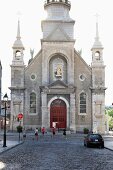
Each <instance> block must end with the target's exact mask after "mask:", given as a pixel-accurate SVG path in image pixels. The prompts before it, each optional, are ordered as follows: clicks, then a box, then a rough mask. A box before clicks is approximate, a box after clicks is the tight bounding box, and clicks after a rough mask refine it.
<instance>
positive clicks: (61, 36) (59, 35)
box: [46, 26, 70, 41]
mask: <svg viewBox="0 0 113 170" xmlns="http://www.w3.org/2000/svg"><path fill="white" fill-rule="evenodd" d="M46 39H48V40H52V41H54V40H55V41H56V40H58V41H69V40H70V37H69V36H68V35H67V34H66V32H65V31H64V30H63V29H62V28H61V26H57V27H56V28H55V29H54V30H53V31H52V32H51V34H49V35H48V37H47V38H46Z"/></svg>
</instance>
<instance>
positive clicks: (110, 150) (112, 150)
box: [104, 147, 113, 151]
mask: <svg viewBox="0 0 113 170" xmlns="http://www.w3.org/2000/svg"><path fill="white" fill-rule="evenodd" d="M104 148H105V149H108V150H110V151H113V149H111V148H108V147H104Z"/></svg>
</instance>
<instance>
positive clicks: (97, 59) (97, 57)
mask: <svg viewBox="0 0 113 170" xmlns="http://www.w3.org/2000/svg"><path fill="white" fill-rule="evenodd" d="M91 50H92V65H93V64H97V63H98V64H99V63H101V64H102V62H103V46H102V44H101V42H100V40H99V31H98V21H97V22H96V36H95V41H94V44H93V47H92V49H91Z"/></svg>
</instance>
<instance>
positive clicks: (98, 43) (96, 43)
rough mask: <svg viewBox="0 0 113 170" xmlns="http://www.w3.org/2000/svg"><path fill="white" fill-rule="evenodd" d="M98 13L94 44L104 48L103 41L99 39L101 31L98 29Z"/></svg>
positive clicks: (94, 46)
mask: <svg viewBox="0 0 113 170" xmlns="http://www.w3.org/2000/svg"><path fill="white" fill-rule="evenodd" d="M98 16H99V15H98V14H96V36H95V42H94V44H93V47H92V49H93V48H103V47H102V44H101V42H100V41H99V31H98Z"/></svg>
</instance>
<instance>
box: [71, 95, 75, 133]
mask: <svg viewBox="0 0 113 170" xmlns="http://www.w3.org/2000/svg"><path fill="white" fill-rule="evenodd" d="M70 129H71V130H73V131H76V126H75V93H71V94H70Z"/></svg>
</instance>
